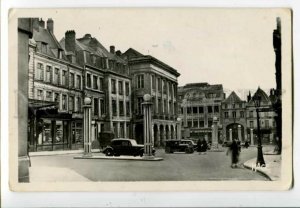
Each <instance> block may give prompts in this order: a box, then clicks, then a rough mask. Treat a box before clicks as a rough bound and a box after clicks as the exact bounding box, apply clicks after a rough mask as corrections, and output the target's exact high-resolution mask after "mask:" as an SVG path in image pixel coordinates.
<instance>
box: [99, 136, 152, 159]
mask: <svg viewBox="0 0 300 208" xmlns="http://www.w3.org/2000/svg"><path fill="white" fill-rule="evenodd" d="M103 153H104V154H105V155H106V156H120V155H132V156H141V157H142V156H143V154H144V145H142V144H137V143H136V141H135V140H134V139H113V140H111V143H110V145H109V146H107V147H106V148H105V149H104V150H103ZM152 154H153V155H154V154H155V149H154V148H153V150H152Z"/></svg>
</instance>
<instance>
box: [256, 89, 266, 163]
mask: <svg viewBox="0 0 300 208" xmlns="http://www.w3.org/2000/svg"><path fill="white" fill-rule="evenodd" d="M253 101H254V104H255V107H256V118H257V159H256V166H258V165H259V166H262V167H265V166H266V163H265V160H264V155H263V152H262V145H261V137H260V122H259V108H260V102H261V96H260V95H256V96H254V97H253Z"/></svg>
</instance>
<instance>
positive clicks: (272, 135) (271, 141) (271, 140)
mask: <svg viewBox="0 0 300 208" xmlns="http://www.w3.org/2000/svg"><path fill="white" fill-rule="evenodd" d="M273 138H274V134H273V132H271V133H270V144H272V143H273Z"/></svg>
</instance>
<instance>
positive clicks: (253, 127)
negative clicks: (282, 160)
mask: <svg viewBox="0 0 300 208" xmlns="http://www.w3.org/2000/svg"><path fill="white" fill-rule="evenodd" d="M257 96H260V97H261V104H260V105H261V107H260V109H261V111H262V112H259V117H260V129H261V139H262V143H265V144H269V143H272V142H273V141H274V139H275V134H276V124H275V120H274V117H275V112H274V109H273V107H272V101H271V99H270V97H269V96H268V95H267V94H266V93H265V92H264V91H263V90H262V89H260V88H258V89H257V91H256V92H255V93H254V95H253V96H251V94H250V92H249V95H248V97H247V101H248V102H247V134H248V138H250V139H249V140H251V143H252V144H256V143H257V114H256V107H255V103H254V100H253V97H257ZM270 96H271V97H272V96H273V91H272V90H271V95H270Z"/></svg>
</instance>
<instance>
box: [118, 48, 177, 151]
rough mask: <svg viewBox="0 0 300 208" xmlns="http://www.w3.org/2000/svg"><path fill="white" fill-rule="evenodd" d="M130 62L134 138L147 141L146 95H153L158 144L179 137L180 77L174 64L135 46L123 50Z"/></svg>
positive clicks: (161, 144) (153, 130)
mask: <svg viewBox="0 0 300 208" xmlns="http://www.w3.org/2000/svg"><path fill="white" fill-rule="evenodd" d="M122 57H123V59H125V60H126V61H127V62H128V65H129V68H130V76H131V78H132V98H131V99H132V103H133V105H132V109H133V118H132V121H133V138H134V139H136V140H137V142H138V143H143V142H144V141H143V138H144V135H143V134H144V133H143V132H144V127H143V107H142V103H143V96H144V95H145V94H150V95H151V96H152V102H153V105H152V114H153V115H152V117H153V120H152V137H153V138H152V140H153V141H154V145H155V146H164V143H165V141H166V140H170V139H176V138H177V130H178V128H180V126H179V124H178V122H177V105H178V101H177V86H178V82H177V78H178V77H179V75H180V74H179V73H178V72H177V71H176V70H175V69H174V68H172V67H170V66H168V65H167V64H165V63H163V62H162V61H160V60H158V59H156V58H155V57H153V56H150V55H143V54H141V53H140V52H138V51H136V50H135V49H132V48H130V49H128V50H127V51H126V52H125V53H123V54H122Z"/></svg>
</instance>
